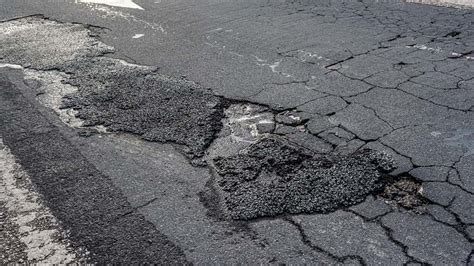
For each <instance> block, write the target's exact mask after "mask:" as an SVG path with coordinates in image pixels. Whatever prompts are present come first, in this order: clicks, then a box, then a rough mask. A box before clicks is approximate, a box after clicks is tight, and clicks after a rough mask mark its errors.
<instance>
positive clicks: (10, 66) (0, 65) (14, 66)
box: [0, 63, 23, 69]
mask: <svg viewBox="0 0 474 266" xmlns="http://www.w3.org/2000/svg"><path fill="white" fill-rule="evenodd" d="M1 67H7V68H13V69H23V67H22V66H20V65H14V64H4V63H0V68H1Z"/></svg>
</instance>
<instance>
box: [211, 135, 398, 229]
mask: <svg viewBox="0 0 474 266" xmlns="http://www.w3.org/2000/svg"><path fill="white" fill-rule="evenodd" d="M213 162H214V166H215V168H216V172H217V174H218V177H217V178H216V183H217V187H218V191H219V193H220V194H221V196H222V197H223V201H224V202H223V204H224V209H225V210H224V211H225V212H226V214H227V215H228V216H230V217H231V218H233V219H243V220H246V219H252V218H259V217H272V216H278V215H285V214H286V215H288V214H300V213H315V212H323V213H324V212H326V213H327V212H330V211H334V210H337V209H339V208H344V207H348V206H351V205H355V204H357V203H360V202H362V201H364V200H365V198H366V197H367V195H369V194H371V193H375V192H376V191H378V190H380V189H381V188H382V187H383V186H384V185H386V184H387V183H388V180H384V174H383V173H386V172H388V171H390V170H392V169H393V165H392V162H391V160H390V158H389V157H388V156H386V155H385V156H384V155H383V154H380V153H377V152H373V151H370V150H361V151H359V152H356V153H353V154H351V155H349V156H317V155H314V154H311V153H308V152H305V151H304V150H301V149H298V148H297V147H295V146H292V145H291V144H289V143H285V141H284V140H282V139H279V138H266V139H264V140H261V141H259V142H257V143H255V144H253V145H251V146H249V147H248V148H247V149H245V150H243V151H241V153H240V154H238V155H234V156H232V157H227V158H223V157H217V158H214V161H213ZM385 177H386V176H385Z"/></svg>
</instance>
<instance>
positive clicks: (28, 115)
mask: <svg viewBox="0 0 474 266" xmlns="http://www.w3.org/2000/svg"><path fill="white" fill-rule="evenodd" d="M1 79H2V80H1V87H2V90H1V96H0V101H1V112H0V119H1V123H2V128H1V135H2V138H3V141H4V143H5V145H7V146H8V147H9V148H10V149H11V152H12V154H13V155H14V156H15V158H16V159H17V160H18V161H19V163H20V164H21V165H22V166H23V167H24V169H25V171H26V172H27V173H28V174H29V176H30V177H31V179H32V181H33V183H34V184H35V185H36V187H37V188H38V190H39V191H40V193H41V194H42V195H43V197H44V199H45V201H46V203H47V205H48V206H49V207H50V208H51V210H52V212H53V214H54V215H55V217H57V219H58V220H59V221H60V222H61V224H62V225H63V226H64V227H65V229H66V230H67V231H68V232H69V234H70V236H69V237H70V239H71V242H72V245H73V247H75V248H77V249H78V250H80V249H81V248H85V249H86V250H87V251H88V252H89V254H88V256H89V258H88V260H89V261H91V262H94V263H114V262H116V263H127V262H128V263H139V262H140V263H147V262H148V263H151V262H161V263H164V264H185V263H186V259H185V257H184V254H183V253H182V251H181V249H180V248H179V247H177V246H176V245H174V244H173V243H172V242H171V241H169V240H168V239H167V237H166V236H164V235H163V234H161V233H160V232H159V231H157V230H156V228H155V227H154V226H153V224H151V223H150V222H148V221H147V220H145V218H144V217H143V215H142V214H139V213H136V212H135V211H134V208H133V207H131V206H130V203H128V201H127V199H126V198H125V197H124V196H123V195H122V193H121V192H120V190H119V189H118V188H117V187H115V186H114V185H113V184H112V183H111V181H110V179H109V178H107V177H106V176H104V175H103V174H102V173H100V172H99V171H97V169H96V168H95V167H94V166H93V165H91V164H90V163H89V162H88V161H87V160H86V159H85V158H84V157H83V156H82V155H81V154H80V153H79V152H78V150H77V149H76V148H75V147H74V146H72V145H71V144H70V142H69V141H68V140H67V139H66V138H65V137H64V136H62V135H61V133H60V132H59V131H58V129H57V128H55V127H54V126H53V125H52V124H51V123H50V122H48V121H47V119H46V118H45V117H44V116H42V114H41V113H38V112H37V109H36V108H35V105H34V104H33V103H31V102H29V101H28V100H27V99H26V98H25V97H24V96H23V95H22V94H21V93H20V91H19V90H18V88H17V86H16V85H15V84H13V83H12V82H11V81H10V80H9V78H7V76H6V74H5V72H4V70H2V75H1Z"/></svg>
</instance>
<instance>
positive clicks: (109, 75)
mask: <svg viewBox="0 0 474 266" xmlns="http://www.w3.org/2000/svg"><path fill="white" fill-rule="evenodd" d="M0 30H1V31H2V32H3V34H4V35H6V36H7V37H8V38H1V39H0V44H1V45H0V58H2V61H3V62H5V63H8V64H16V65H19V66H21V67H22V68H23V70H24V74H25V78H26V79H27V80H30V81H31V80H34V81H37V82H39V84H37V85H36V86H33V87H36V89H37V90H38V95H39V96H38V101H39V102H40V103H41V104H43V105H45V106H47V107H49V108H51V109H53V110H54V111H55V112H56V113H58V115H59V117H60V119H62V121H63V122H65V123H66V124H68V125H69V126H71V127H76V128H78V131H79V130H81V129H84V128H86V129H101V130H99V131H102V133H104V132H107V133H129V134H134V135H138V136H140V137H141V138H142V139H143V140H146V141H158V142H163V143H165V142H166V143H173V144H176V145H177V147H178V149H179V150H180V151H181V152H183V154H185V155H186V156H187V157H188V158H190V159H192V160H193V162H198V161H199V160H201V162H204V164H205V165H207V167H209V168H210V170H211V172H212V173H213V174H214V179H213V180H210V182H209V186H208V187H209V189H210V191H208V192H206V193H203V194H202V195H201V196H202V200H203V202H205V203H206V204H205V205H206V206H207V207H209V208H211V209H213V211H214V212H219V213H220V214H221V217H225V218H227V219H233V220H249V219H255V218H259V217H273V216H279V215H284V214H299V213H316V212H320V213H326V212H331V211H335V210H337V209H340V208H344V207H348V206H351V205H354V204H357V203H360V202H362V201H363V200H364V199H365V198H366V197H367V196H368V195H369V194H374V193H378V192H380V191H382V190H383V189H384V187H385V186H386V185H387V181H388V180H389V179H388V178H386V176H387V175H386V173H387V172H389V171H390V170H392V169H393V167H394V166H393V163H392V160H391V158H389V157H388V156H387V155H385V154H383V153H379V152H376V151H373V150H360V151H356V152H354V153H351V154H346V155H340V154H335V153H334V154H333V153H331V152H327V151H319V152H318V151H314V150H308V149H306V148H304V147H302V146H301V145H298V144H295V143H294V142H292V141H291V140H289V139H287V138H285V136H279V135H277V134H275V133H274V131H275V128H276V127H277V126H286V127H288V126H289V127H292V128H294V129H295V130H297V131H298V130H299V131H303V132H301V133H302V134H309V133H307V132H305V130H304V127H303V128H302V127H301V124H302V121H304V119H301V118H300V117H298V116H295V115H294V114H281V113H279V114H277V113H278V112H276V111H275V110H272V109H270V108H268V107H266V106H262V105H258V104H251V103H246V102H241V101H235V100H230V99H226V98H223V97H219V96H216V95H214V94H213V93H212V91H209V90H207V89H204V88H202V87H201V86H199V84H196V83H193V82H191V81H188V80H184V79H176V78H171V77H167V76H164V75H161V74H159V73H158V71H157V68H154V67H149V66H140V65H134V64H130V63H127V62H125V61H121V60H118V59H113V58H109V57H106V56H105V55H106V54H107V53H112V52H113V48H112V47H110V46H107V45H106V44H104V43H102V42H101V41H100V40H99V39H98V37H97V34H95V33H94V28H93V27H84V26H83V25H80V24H70V23H62V22H58V21H54V20H50V19H47V18H45V17H42V16H31V17H25V18H19V19H15V20H10V21H4V22H3V23H1V24H0ZM7 39H8V41H6V40H7ZM38 51H41V52H38ZM45 55H48V56H47V57H46V56H45ZM277 115H278V117H279V119H276V116H277ZM285 115H286V116H285ZM282 117H284V118H285V119H282ZM277 120H278V121H280V122H277ZM79 133H80V134H82V135H84V134H83V131H80V132H79ZM85 135H87V134H85ZM327 145H329V146H330V144H329V143H328V144H327Z"/></svg>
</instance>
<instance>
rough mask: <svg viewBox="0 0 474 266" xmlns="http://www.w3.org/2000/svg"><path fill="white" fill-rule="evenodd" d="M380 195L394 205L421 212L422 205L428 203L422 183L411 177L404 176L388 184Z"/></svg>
mask: <svg viewBox="0 0 474 266" xmlns="http://www.w3.org/2000/svg"><path fill="white" fill-rule="evenodd" d="M379 196H380V197H381V198H383V199H384V200H385V201H386V202H388V203H390V204H391V205H393V206H401V207H403V208H405V209H409V210H416V211H420V212H421V211H423V210H422V207H423V206H424V205H426V199H425V198H424V197H423V188H422V186H421V183H419V182H417V181H415V180H413V179H410V178H402V179H400V180H398V181H396V182H393V183H391V184H389V185H387V186H386V187H385V188H384V190H383V191H382V192H381V193H380V194H379Z"/></svg>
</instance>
